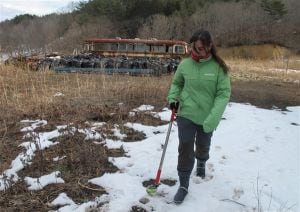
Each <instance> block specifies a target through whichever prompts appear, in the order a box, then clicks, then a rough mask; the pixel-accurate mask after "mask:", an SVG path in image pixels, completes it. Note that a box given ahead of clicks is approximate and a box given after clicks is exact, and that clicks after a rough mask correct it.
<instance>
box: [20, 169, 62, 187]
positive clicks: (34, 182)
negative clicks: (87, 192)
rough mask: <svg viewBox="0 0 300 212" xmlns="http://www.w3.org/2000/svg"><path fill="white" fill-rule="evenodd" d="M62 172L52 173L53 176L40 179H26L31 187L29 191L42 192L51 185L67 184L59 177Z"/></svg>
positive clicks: (49, 175)
mask: <svg viewBox="0 0 300 212" xmlns="http://www.w3.org/2000/svg"><path fill="white" fill-rule="evenodd" d="M59 176H60V172H59V171H56V172H52V173H51V174H48V175H44V176H41V177H39V178H32V177H25V178H24V180H25V182H26V184H27V185H28V186H29V187H28V189H29V190H41V189H43V188H44V187H45V186H47V185H49V184H58V183H65V181H64V180H63V179H62V178H60V177H59Z"/></svg>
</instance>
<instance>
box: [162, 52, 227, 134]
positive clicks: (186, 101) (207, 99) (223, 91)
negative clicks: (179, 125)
mask: <svg viewBox="0 0 300 212" xmlns="http://www.w3.org/2000/svg"><path fill="white" fill-rule="evenodd" d="M230 93H231V86H230V78H229V76H228V75H227V74H225V73H224V72H223V70H222V68H221V67H220V65H219V64H218V63H217V62H216V61H215V60H214V59H213V58H209V59H207V60H203V61H200V62H196V61H194V60H193V59H192V58H190V57H189V58H186V59H184V60H183V61H182V62H181V63H180V64H179V66H178V68H177V71H176V73H175V76H174V79H173V81H172V84H171V88H170V91H169V94H168V98H167V99H168V102H169V103H171V102H176V101H179V102H180V104H179V105H180V106H179V110H178V116H181V117H184V118H187V119H189V120H191V121H192V122H194V123H195V124H199V125H203V129H204V132H206V133H209V132H212V131H213V130H215V129H216V128H217V126H218V124H219V122H220V120H221V118H222V114H223V113H224V110H225V108H226V105H227V103H228V101H229V98H230Z"/></svg>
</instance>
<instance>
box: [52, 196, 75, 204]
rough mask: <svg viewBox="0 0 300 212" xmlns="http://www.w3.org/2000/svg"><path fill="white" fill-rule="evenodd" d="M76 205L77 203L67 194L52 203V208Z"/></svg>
mask: <svg viewBox="0 0 300 212" xmlns="http://www.w3.org/2000/svg"><path fill="white" fill-rule="evenodd" d="M65 205H75V202H74V201H73V200H72V199H71V198H70V197H68V195H67V194H66V193H60V194H59V195H58V197H57V198H56V199H55V200H53V201H52V202H51V203H50V206H65Z"/></svg>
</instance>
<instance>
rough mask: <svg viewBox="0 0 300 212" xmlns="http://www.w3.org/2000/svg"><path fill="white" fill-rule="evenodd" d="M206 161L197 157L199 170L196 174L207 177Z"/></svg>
mask: <svg viewBox="0 0 300 212" xmlns="http://www.w3.org/2000/svg"><path fill="white" fill-rule="evenodd" d="M205 163H206V162H205V161H202V160H199V159H197V171H196V175H197V176H198V177H201V178H202V179H204V178H205Z"/></svg>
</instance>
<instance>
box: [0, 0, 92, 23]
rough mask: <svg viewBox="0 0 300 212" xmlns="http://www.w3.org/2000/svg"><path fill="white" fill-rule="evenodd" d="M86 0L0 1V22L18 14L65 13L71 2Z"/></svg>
mask: <svg viewBox="0 0 300 212" xmlns="http://www.w3.org/2000/svg"><path fill="white" fill-rule="evenodd" d="M80 1H87V0H0V21H3V20H6V19H12V18H13V17H15V16H16V15H20V14H25V13H29V14H34V15H38V16H41V15H46V14H49V13H53V12H62V11H66V10H67V9H68V7H69V6H70V5H71V3H72V2H80Z"/></svg>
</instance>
